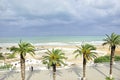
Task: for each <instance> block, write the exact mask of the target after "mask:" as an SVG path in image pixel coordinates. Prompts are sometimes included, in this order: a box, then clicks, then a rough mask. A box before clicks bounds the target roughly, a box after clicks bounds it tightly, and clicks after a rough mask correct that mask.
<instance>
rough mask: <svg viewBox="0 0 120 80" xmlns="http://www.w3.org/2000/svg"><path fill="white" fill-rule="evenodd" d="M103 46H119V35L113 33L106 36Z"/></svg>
mask: <svg viewBox="0 0 120 80" xmlns="http://www.w3.org/2000/svg"><path fill="white" fill-rule="evenodd" d="M104 41H105V42H104V43H103V45H107V44H109V47H111V46H117V45H120V35H117V34H115V33H112V34H111V35H110V36H109V35H107V34H106V38H105V39H104Z"/></svg>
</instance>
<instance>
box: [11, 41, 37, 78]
mask: <svg viewBox="0 0 120 80" xmlns="http://www.w3.org/2000/svg"><path fill="white" fill-rule="evenodd" d="M10 51H12V52H13V54H19V55H20V64H21V78H22V80H25V56H26V54H27V53H30V55H32V56H33V55H34V54H35V53H34V46H33V45H32V44H30V43H27V42H22V41H20V43H18V47H15V46H13V47H11V48H10Z"/></svg>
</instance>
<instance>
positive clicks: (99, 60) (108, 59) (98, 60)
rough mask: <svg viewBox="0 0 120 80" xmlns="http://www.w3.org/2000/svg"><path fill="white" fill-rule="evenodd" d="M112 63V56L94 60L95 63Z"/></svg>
mask: <svg viewBox="0 0 120 80" xmlns="http://www.w3.org/2000/svg"><path fill="white" fill-rule="evenodd" d="M109 61H110V56H107V55H106V56H101V57H98V58H96V59H95V60H94V62H95V63H102V62H109Z"/></svg>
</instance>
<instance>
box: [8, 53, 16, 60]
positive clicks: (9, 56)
mask: <svg viewBox="0 0 120 80" xmlns="http://www.w3.org/2000/svg"><path fill="white" fill-rule="evenodd" d="M12 58H15V55H14V54H8V56H7V59H12Z"/></svg>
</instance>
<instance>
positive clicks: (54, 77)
mask: <svg viewBox="0 0 120 80" xmlns="http://www.w3.org/2000/svg"><path fill="white" fill-rule="evenodd" d="M55 79H56V64H53V80H55Z"/></svg>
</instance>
